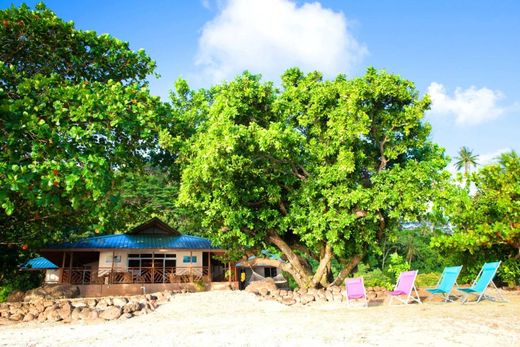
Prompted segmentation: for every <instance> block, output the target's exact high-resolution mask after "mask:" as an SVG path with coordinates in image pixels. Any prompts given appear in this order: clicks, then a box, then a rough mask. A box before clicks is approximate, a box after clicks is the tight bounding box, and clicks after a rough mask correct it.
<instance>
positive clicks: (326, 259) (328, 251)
mask: <svg viewBox="0 0 520 347" xmlns="http://www.w3.org/2000/svg"><path fill="white" fill-rule="evenodd" d="M321 253H322V254H323V255H322V257H321V259H320V265H318V268H317V269H316V273H315V274H314V276H313V277H312V286H313V287H316V286H317V285H318V284H320V282H321V281H322V277H323V276H324V275H326V270H327V266H328V265H329V264H330V259H331V258H332V247H330V245H329V244H325V249H324V250H323V252H321Z"/></svg>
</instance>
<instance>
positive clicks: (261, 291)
mask: <svg viewBox="0 0 520 347" xmlns="http://www.w3.org/2000/svg"><path fill="white" fill-rule="evenodd" d="M258 294H260V295H262V296H266V295H267V294H269V289H267V288H260V289H258Z"/></svg>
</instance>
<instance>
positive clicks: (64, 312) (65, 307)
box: [58, 301, 72, 320]
mask: <svg viewBox="0 0 520 347" xmlns="http://www.w3.org/2000/svg"><path fill="white" fill-rule="evenodd" d="M71 313H72V305H71V304H70V302H68V301H65V302H63V303H62V304H61V306H60V308H59V309H58V314H59V315H60V317H61V319H62V320H67V319H69V318H70V315H71Z"/></svg>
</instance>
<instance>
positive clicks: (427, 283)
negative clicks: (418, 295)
mask: <svg viewBox="0 0 520 347" xmlns="http://www.w3.org/2000/svg"><path fill="white" fill-rule="evenodd" d="M440 278H441V274H440V273H438V272H430V273H419V274H417V277H416V279H415V285H416V286H417V287H420V288H424V287H435V285H437V283H438V282H439V279H440Z"/></svg>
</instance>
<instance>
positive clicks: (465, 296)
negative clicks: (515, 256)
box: [458, 261, 508, 304]
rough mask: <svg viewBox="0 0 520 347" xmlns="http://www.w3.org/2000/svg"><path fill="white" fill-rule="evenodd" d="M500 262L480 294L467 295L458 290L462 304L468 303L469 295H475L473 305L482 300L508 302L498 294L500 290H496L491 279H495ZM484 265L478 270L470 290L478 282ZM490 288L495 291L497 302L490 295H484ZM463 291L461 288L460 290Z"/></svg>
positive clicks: (467, 293)
mask: <svg viewBox="0 0 520 347" xmlns="http://www.w3.org/2000/svg"><path fill="white" fill-rule="evenodd" d="M501 263H502V262H501V261H498V265H497V267H496V269H495V271H494V272H493V276H492V277H491V280H490V281H489V283H488V285H487V286H486V288H484V290H483V291H482V292H481V293H477V292H475V293H469V292H465V291H463V290H460V289H458V290H459V291H461V292H462V293H464V294H463V296H464V297H463V298H462V304H467V303H469V302H468V299H469V296H470V295H475V296H477V301H475V303H479V302H480V301H481V300H482V299H485V300H489V301H493V302H508V301H507V300H506V298H505V297H504V296H503V295H502V293H501V292H500V289H498V287H497V286H496V284H495V282H493V279H494V278H495V276H496V274H497V271H498V268H499V267H500V264H501ZM486 264H488V263H484V265H482V268H481V269H480V272H479V273H478V275H477V277H476V278H475V280H474V281H473V282H472V283H471V287H470V288H473V287H475V285H476V284H477V282H478V280H479V279H480V276H482V272H483V271H484V266H486ZM490 286H492V287H493V288H495V290H496V293H497V295H496V296H497V297H500V299H499V300H497V298H496V297H494V296H491V295H487V294H486V290H487V289H488V288H489V287H490ZM461 289H463V288H461Z"/></svg>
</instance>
